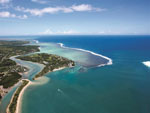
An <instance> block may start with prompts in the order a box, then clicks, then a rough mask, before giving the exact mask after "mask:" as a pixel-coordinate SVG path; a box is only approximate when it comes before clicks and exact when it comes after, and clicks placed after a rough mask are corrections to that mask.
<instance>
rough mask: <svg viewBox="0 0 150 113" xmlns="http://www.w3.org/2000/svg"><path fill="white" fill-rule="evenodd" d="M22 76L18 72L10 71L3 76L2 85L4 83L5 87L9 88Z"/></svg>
mask: <svg viewBox="0 0 150 113" xmlns="http://www.w3.org/2000/svg"><path fill="white" fill-rule="evenodd" d="M20 78H21V75H20V74H18V73H16V72H12V73H9V74H7V75H6V76H4V77H2V79H1V82H0V85H3V88H9V87H11V86H13V85H14V84H16V83H17V82H18V81H19V79H20Z"/></svg>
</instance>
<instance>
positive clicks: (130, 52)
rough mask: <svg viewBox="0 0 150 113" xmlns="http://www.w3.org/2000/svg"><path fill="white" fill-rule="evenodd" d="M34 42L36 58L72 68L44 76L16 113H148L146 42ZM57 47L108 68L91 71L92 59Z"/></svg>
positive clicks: (149, 45)
mask: <svg viewBox="0 0 150 113" xmlns="http://www.w3.org/2000/svg"><path fill="white" fill-rule="evenodd" d="M37 40H39V41H40V43H39V44H40V45H41V52H46V53H53V54H57V55H61V56H64V57H67V58H70V59H73V60H75V61H76V62H78V65H77V66H76V67H74V68H67V69H64V70H61V71H57V72H52V73H48V74H47V75H46V76H45V77H42V78H41V79H39V80H38V81H37V83H36V84H34V85H31V86H29V87H28V88H27V90H26V91H25V93H24V95H23V101H22V112H21V113H150V107H149V106H150V68H149V67H147V66H145V65H144V64H143V63H142V62H143V61H150V36H47V37H39V38H38V39H37ZM57 43H63V44H65V46H66V47H71V48H82V49H85V50H90V51H93V52H95V53H98V54H102V55H104V56H107V57H108V58H111V59H112V61H113V64H112V65H106V66H103V67H95V66H96V65H98V64H99V63H100V62H99V59H98V62H96V60H97V58H98V57H97V56H93V55H91V54H89V53H87V52H83V51H77V50H75V49H69V48H61V47H60V46H59V45H58V44H57ZM95 59H96V60H95ZM91 63H92V65H90V64H91ZM40 83H41V84H40Z"/></svg>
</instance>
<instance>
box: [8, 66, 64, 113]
mask: <svg viewBox="0 0 150 113" xmlns="http://www.w3.org/2000/svg"><path fill="white" fill-rule="evenodd" d="M65 68H67V67H60V68H57V69H54V70H53V71H50V72H55V71H59V70H62V69H65ZM50 72H48V73H50ZM37 79H40V77H38V78H37ZM23 80H26V81H28V84H27V85H25V86H24V87H23V89H22V90H21V91H20V93H19V96H18V99H17V103H16V111H15V113H20V112H21V105H22V97H23V94H24V92H25V90H26V89H27V88H28V87H29V86H30V85H33V84H36V83H33V82H32V81H30V80H28V79H22V80H21V82H22V81H23ZM16 91H17V90H16ZM16 91H15V93H16ZM15 93H14V94H13V96H12V98H11V101H10V103H9V105H8V107H7V110H6V113H11V112H10V111H9V107H10V104H11V103H12V100H13V98H14V95H15Z"/></svg>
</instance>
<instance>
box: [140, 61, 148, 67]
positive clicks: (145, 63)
mask: <svg viewBox="0 0 150 113" xmlns="http://www.w3.org/2000/svg"><path fill="white" fill-rule="evenodd" d="M142 63H143V64H144V65H145V66H147V67H150V61H145V62H142Z"/></svg>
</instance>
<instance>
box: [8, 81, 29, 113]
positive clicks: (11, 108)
mask: <svg viewBox="0 0 150 113" xmlns="http://www.w3.org/2000/svg"><path fill="white" fill-rule="evenodd" d="M28 83H29V81H27V80H23V82H22V85H21V86H20V87H19V88H18V89H17V91H16V92H15V94H14V96H13V99H12V101H11V103H10V106H9V113H15V111H16V106H17V100H18V97H19V94H20V92H21V91H22V89H23V88H24V87H25V86H26V85H27V84H28Z"/></svg>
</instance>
